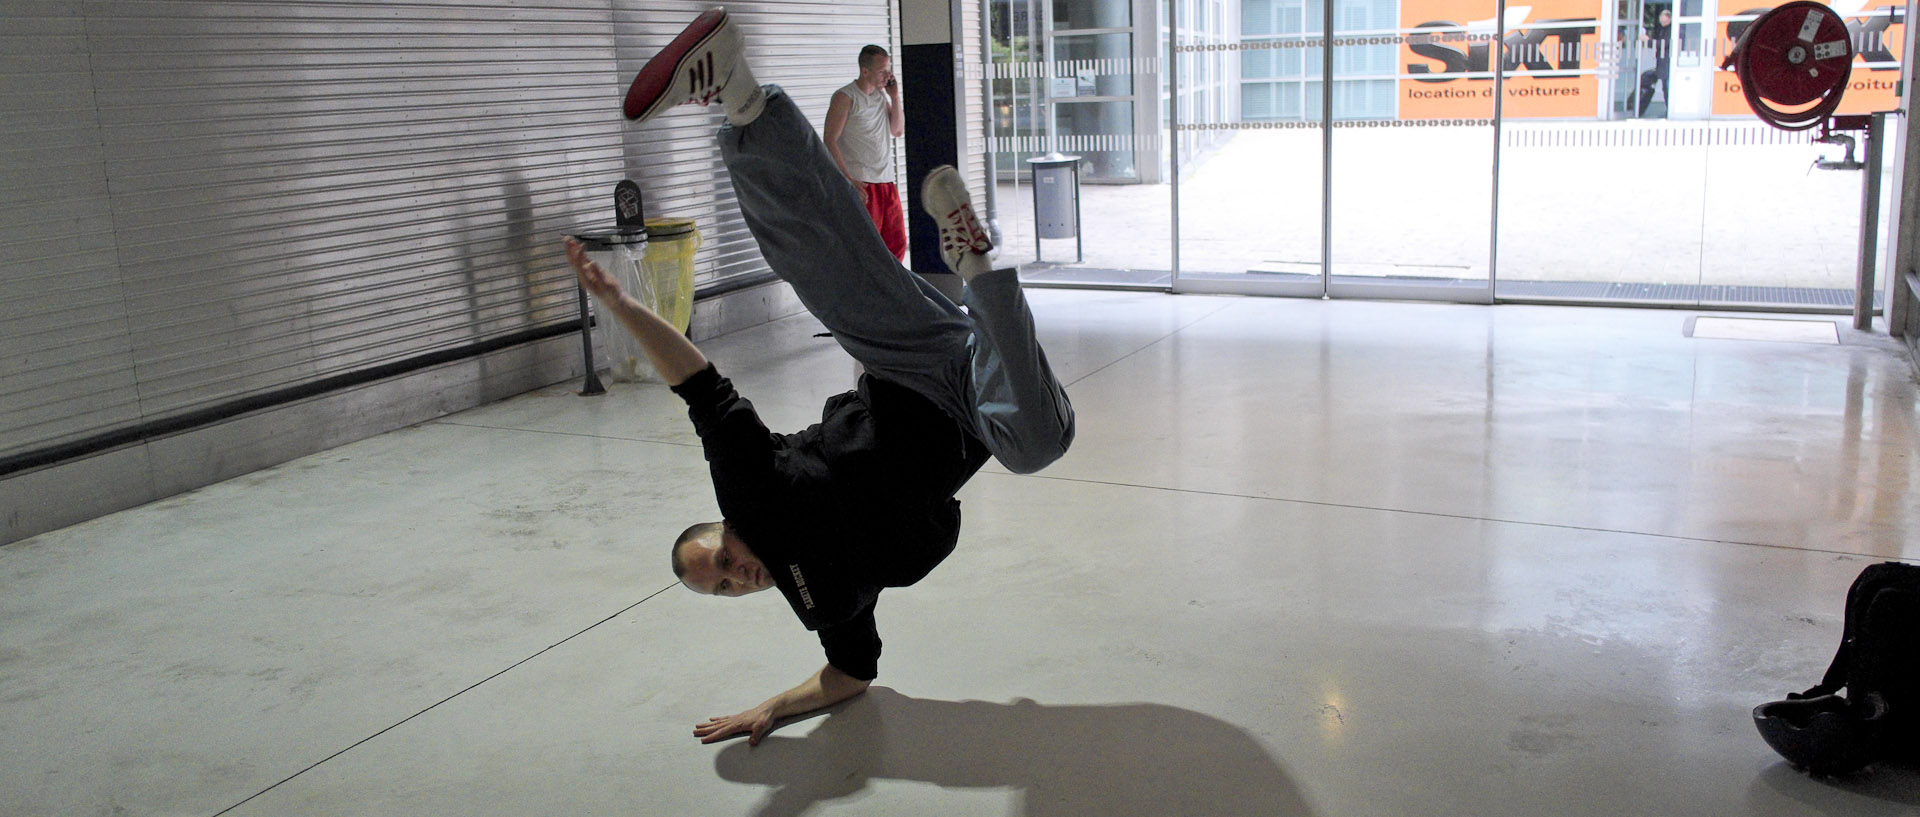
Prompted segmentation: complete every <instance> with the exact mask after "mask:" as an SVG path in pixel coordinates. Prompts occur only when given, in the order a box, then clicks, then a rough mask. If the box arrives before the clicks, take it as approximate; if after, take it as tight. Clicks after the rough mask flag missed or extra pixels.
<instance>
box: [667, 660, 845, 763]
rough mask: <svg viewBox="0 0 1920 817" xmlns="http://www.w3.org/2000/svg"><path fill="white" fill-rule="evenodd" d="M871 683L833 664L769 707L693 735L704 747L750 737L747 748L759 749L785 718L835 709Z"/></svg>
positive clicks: (715, 722) (713, 722)
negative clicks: (828, 708)
mask: <svg viewBox="0 0 1920 817" xmlns="http://www.w3.org/2000/svg"><path fill="white" fill-rule="evenodd" d="M868 683H870V682H868V681H862V680H860V679H858V678H855V677H853V676H851V675H848V674H846V673H844V672H841V671H840V670H837V669H834V667H833V665H832V664H828V665H826V666H824V667H821V668H820V671H819V672H816V673H814V674H813V677H812V678H808V679H807V680H805V681H803V682H801V683H800V685H799V686H797V687H794V688H792V689H789V690H787V691H786V692H782V693H780V694H778V695H775V696H773V697H771V698H768V699H767V700H766V702H765V703H762V704H760V705H759V706H756V707H754V708H752V709H749V710H747V711H745V712H742V713H740V714H738V715H724V716H721V717H716V718H708V719H707V720H706V721H705V722H703V723H701V724H700V725H698V726H695V727H693V735H694V737H697V738H699V739H700V742H701V743H713V742H715V741H720V740H726V739H727V738H730V737H733V736H734V735H738V734H741V733H743V732H744V733H746V735H747V745H749V746H758V745H760V740H761V739H762V738H765V737H766V736H767V733H768V732H772V731H773V729H774V724H775V723H776V722H778V721H779V720H780V719H781V718H789V717H792V716H794V715H802V714H805V713H808V712H812V711H813V710H816V709H821V708H824V707H829V706H833V705H834V704H837V703H839V702H841V701H844V700H846V699H848V698H851V697H853V696H855V695H858V694H860V693H862V692H865V691H867V684H868Z"/></svg>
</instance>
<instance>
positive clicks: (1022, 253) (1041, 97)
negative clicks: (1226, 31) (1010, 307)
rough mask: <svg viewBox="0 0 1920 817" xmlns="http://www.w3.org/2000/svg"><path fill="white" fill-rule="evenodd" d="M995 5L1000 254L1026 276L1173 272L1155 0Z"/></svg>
mask: <svg viewBox="0 0 1920 817" xmlns="http://www.w3.org/2000/svg"><path fill="white" fill-rule="evenodd" d="M987 8H988V13H989V14H990V15H991V16H990V18H989V26H988V30H989V31H990V32H991V36H992V38H993V42H992V44H991V49H992V54H993V64H992V65H991V67H990V69H989V70H990V72H991V77H992V83H991V88H992V90H991V95H992V99H991V108H992V110H993V112H994V123H993V133H994V135H993V137H992V139H991V140H990V141H991V142H992V144H991V145H990V146H989V149H990V152H991V153H992V166H993V167H994V168H995V172H994V176H995V184H996V190H995V196H994V201H995V212H994V213H993V214H992V218H993V219H994V221H995V222H996V223H997V225H998V227H999V229H1000V231H1001V241H1000V247H1001V251H1000V256H999V258H998V260H997V262H996V263H998V264H1001V265H1004V266H1018V267H1019V268H1020V270H1021V280H1022V281H1025V282H1027V283H1029V284H1043V285H1069V286H1070V285H1099V286H1108V287H1114V286H1120V287H1143V288H1157V289H1164V288H1166V287H1168V286H1170V285H1171V284H1172V280H1173V246H1174V242H1173V225H1172V189H1171V185H1170V184H1169V183H1168V182H1169V180H1168V179H1167V175H1166V174H1167V166H1168V160H1167V156H1168V153H1169V149H1170V141H1171V140H1169V139H1167V138H1166V128H1165V123H1164V121H1163V117H1162V101H1163V100H1164V99H1165V98H1166V94H1167V89H1166V87H1165V85H1164V83H1163V82H1161V81H1160V79H1161V78H1162V77H1163V76H1164V72H1163V70H1162V68H1163V65H1164V59H1163V54H1164V52H1163V50H1162V48H1161V47H1160V43H1161V42H1162V37H1161V29H1162V26H1161V20H1162V11H1161V6H1160V2H1159V0H991V2H989V3H988V6H987Z"/></svg>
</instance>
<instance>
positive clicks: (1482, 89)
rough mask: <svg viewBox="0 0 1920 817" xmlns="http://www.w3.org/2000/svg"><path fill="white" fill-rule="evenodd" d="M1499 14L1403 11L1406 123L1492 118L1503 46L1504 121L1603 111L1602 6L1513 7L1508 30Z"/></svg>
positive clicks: (1412, 6)
mask: <svg viewBox="0 0 1920 817" xmlns="http://www.w3.org/2000/svg"><path fill="white" fill-rule="evenodd" d="M1496 8H1497V7H1496V6H1494V5H1493V4H1492V3H1489V2H1486V0H1438V2H1423V3H1404V4H1402V6H1401V12H1400V15H1401V28H1402V29H1403V30H1405V31H1406V32H1408V34H1407V36H1406V39H1405V44H1404V46H1403V47H1402V49H1401V57H1402V65H1403V66H1404V67H1405V73H1403V74H1402V75H1401V78H1400V82H1399V93H1400V118H1401V119H1488V118H1492V116H1493V112H1494V66H1493V59H1494V54H1495V52H1496V48H1495V45H1496V42H1495V40H1496V39H1498V40H1499V42H1498V45H1499V48H1498V49H1497V51H1498V52H1499V53H1500V55H1501V65H1500V70H1501V72H1502V73H1504V74H1505V77H1504V79H1503V81H1502V83H1501V84H1502V87H1501V111H1500V113H1501V115H1502V116H1503V117H1508V118H1527V117H1577V118H1591V117H1592V116H1594V114H1595V112H1596V111H1598V110H1600V107H1601V106H1600V81H1599V77H1598V71H1597V68H1598V67H1599V66H1597V65H1596V62H1597V61H1596V60H1595V54H1596V53H1600V52H1599V51H1598V50H1597V49H1596V48H1595V43H1594V42H1592V40H1593V38H1594V37H1595V36H1596V34H1597V32H1598V31H1599V20H1598V19H1597V15H1596V14H1595V12H1596V10H1597V8H1598V4H1597V3H1595V2H1594V0H1541V1H1540V2H1536V3H1534V4H1532V5H1510V6H1508V7H1507V10H1506V19H1505V20H1504V23H1505V25H1504V26H1502V25H1500V23H1501V22H1503V21H1501V20H1500V19H1498V18H1497V17H1496ZM1502 30H1504V31H1505V32H1506V36H1505V37H1501V36H1500V32H1501V31H1502Z"/></svg>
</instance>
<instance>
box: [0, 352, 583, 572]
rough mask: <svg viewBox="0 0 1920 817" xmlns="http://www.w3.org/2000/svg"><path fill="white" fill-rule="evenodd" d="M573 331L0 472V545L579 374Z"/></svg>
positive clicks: (580, 372)
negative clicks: (0, 476)
mask: <svg viewBox="0 0 1920 817" xmlns="http://www.w3.org/2000/svg"><path fill="white" fill-rule="evenodd" d="M583 374H584V371H583V369H582V367H581V365H580V337H579V336H578V335H563V336H560V337H556V338H549V339H547V340H543V341H539V342H537V343H531V344H527V345H525V346H519V347H514V348H511V349H503V350H501V351H498V352H494V353H492V354H489V355H484V356H481V357H478V358H474V359H471V360H463V361H459V362H456V363H448V364H445V365H442V366H436V367H433V368H430V369H424V370H421V371H418V372H413V373H411V374H406V375H402V376H399V377H395V378H391V379H388V380H383V381H380V382H377V383H370V384H367V385H365V386H359V387H356V388H352V389H346V390H343V391H339V392H334V393H332V394H328V395H324V396H321V397H315V398H312V399H309V400H302V401H298V402H295V403H289V404H287V405H284V406H276V407H274V408H270V409H265V410H262V411H257V412H253V413H251V414H247V415H243V416H240V417H236V418H234V419H232V420H229V421H227V422H223V423H218V424H216V425H211V426H206V427H203V428H197V429H194V430H191V431H185V432H181V433H179V434H172V435H168V436H165V437H159V438H155V439H152V440H147V441H145V442H141V443H137V444H134V445H130V446H127V447H124V448H120V449H116V450H113V451H108V452H105V453H101V454H96V455H94V456H90V457H83V458H81V459H77V460H71V461H68V462H63V463H59V464H56V465H50V466H47V467H45V468H41V469H38V470H34V471H28V472H25V473H21V474H16V475H14V476H12V477H9V478H7V479H5V480H0V508H5V509H7V510H6V514H5V516H4V518H0V544H8V543H11V542H17V541H20V540H22V539H26V538H28V537H31V536H36V535H39V534H42V533H45V532H47V531H51V530H57V529H59V528H63V527H66V526H68V525H74V524H78V523H80V522H84V521H87V520H89V519H94V518H96V517H100V516H105V515H107V514H110V513H114V512H116V511H122V510H126V509H127V508H132V507H135V506H138V505H143V504H145V503H148V502H153V501H156V500H160V499H165V498H167V497H169V496H172V495H174V494H178V493H181V492H184V491H191V490H193V489H195V488H199V487H202V486H205V485H211V484H213V483H216V482H219V481H221V480H225V479H231V478H233V477H236V476H239V475H241V474H246V473H250V472H253V471H257V470H259V469H261V468H266V467H269V466H273V465H278V464H280V463H283V462H287V461H289V460H294V459H298V458H300V457H304V456H306V455H308V454H312V453H315V452H318V451H325V450H327V449H329V448H333V447H336V446H341V445H345V444H347V443H350V442H354V441H356V440H362V439H366V438H368V437H372V436H375V435H378V434H384V433H386V432H388V431H392V430H394V429H397V428H404V427H406V426H409V425H414V424H416V423H422V422H426V421H428V420H432V419H435V418H438V417H444V416H446V415H448V414H452V413H454V412H457V411H464V410H466V409H469V408H473V407H475V406H479V405H483V404H486V403H490V402H493V401H495V400H500V399H504V398H507V397H511V396H513V395H516V394H520V393H523V392H526V391H530V390H532V389H537V388H541V387H543V386H549V385H552V384H554V383H558V382H561V381H563V380H567V379H569V378H577V377H582V376H583Z"/></svg>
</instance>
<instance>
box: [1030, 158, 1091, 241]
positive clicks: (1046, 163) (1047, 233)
mask: <svg viewBox="0 0 1920 817" xmlns="http://www.w3.org/2000/svg"><path fill="white" fill-rule="evenodd" d="M1027 165H1028V166H1029V167H1031V168H1032V170H1033V259H1034V260H1035V261H1039V260H1040V239H1042V238H1071V239H1073V262H1074V263H1076V264H1078V263H1080V260H1081V258H1082V257H1083V254H1082V252H1081V239H1080V157H1078V156H1067V155H1064V154H1061V153H1057V152H1055V153H1049V154H1047V155H1045V156H1035V157H1034V158H1031V159H1028V160H1027Z"/></svg>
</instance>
